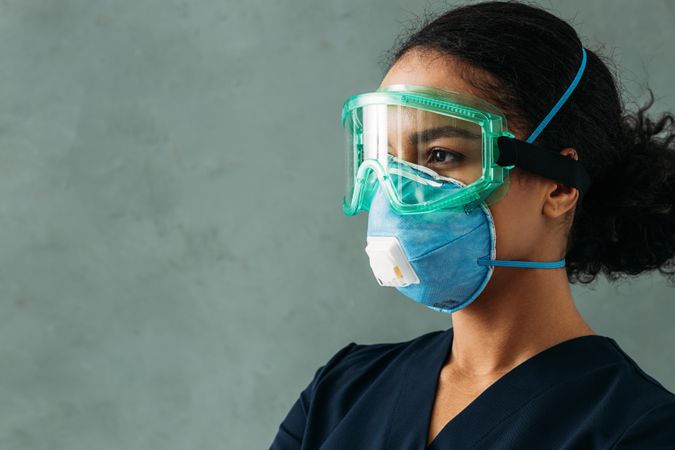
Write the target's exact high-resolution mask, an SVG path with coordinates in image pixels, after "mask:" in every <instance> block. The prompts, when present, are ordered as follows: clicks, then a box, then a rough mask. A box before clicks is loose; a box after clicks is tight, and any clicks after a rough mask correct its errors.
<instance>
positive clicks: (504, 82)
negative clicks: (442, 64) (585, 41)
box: [385, 1, 675, 283]
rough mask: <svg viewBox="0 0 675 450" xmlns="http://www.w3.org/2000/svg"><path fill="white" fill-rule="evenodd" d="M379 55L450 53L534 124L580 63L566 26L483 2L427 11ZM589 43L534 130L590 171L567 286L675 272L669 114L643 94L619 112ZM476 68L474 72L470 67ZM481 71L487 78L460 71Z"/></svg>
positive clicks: (495, 97)
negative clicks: (652, 113)
mask: <svg viewBox="0 0 675 450" xmlns="http://www.w3.org/2000/svg"><path fill="white" fill-rule="evenodd" d="M424 22H425V23H424V24H423V25H422V26H421V27H419V29H416V30H413V31H412V32H408V33H407V34H406V36H405V37H403V38H399V42H398V43H397V44H396V46H395V48H394V49H392V50H390V51H389V52H388V53H387V55H386V62H385V64H386V65H387V66H388V67H391V66H392V65H393V64H394V63H395V62H396V61H398V60H399V59H400V58H401V57H402V56H403V55H404V54H405V53H406V52H408V51H409V50H411V49H415V50H422V51H428V50H431V51H435V52H439V53H441V54H444V55H448V56H451V57H453V58H454V59H456V60H457V61H459V62H460V63H461V65H462V66H463V67H465V68H466V70H462V72H461V73H462V76H463V78H465V79H466V81H467V82H469V83H471V84H472V85H473V86H474V87H475V88H476V89H478V90H479V91H480V92H482V93H484V97H485V98H486V99H488V100H491V101H492V102H493V103H495V104H496V105H497V106H499V107H501V108H502V109H503V110H504V111H505V112H506V113H507V115H508V117H509V121H510V122H511V123H512V124H514V125H518V127H519V128H521V129H523V130H533V129H534V127H535V126H536V125H537V124H538V123H539V121H540V120H541V118H543V117H544V116H545V115H546V114H547V113H548V112H549V110H550V109H551V107H552V106H553V105H554V104H555V103H556V102H557V100H558V99H559V97H560V96H561V95H562V93H563V92H564V91H565V90H566V89H567V87H568V86H569V84H570V82H571V80H572V78H573V77H574V76H575V74H576V72H577V70H578V69H579V64H580V61H581V56H582V43H581V41H580V39H579V37H578V36H577V33H576V31H575V30H574V28H572V27H571V26H570V25H569V24H568V23H566V22H565V21H563V20H561V19H559V18H558V17H556V16H554V15H553V14H551V13H549V12H547V11H545V10H543V9H541V8H539V7H536V6H531V5H528V4H525V3H522V2H517V1H490V2H483V3H476V4H470V5H465V6H461V7H458V8H455V9H452V10H450V11H447V12H446V13H444V14H442V15H440V16H438V17H436V18H427V19H425V21H424ZM586 48H587V58H588V59H587V65H586V70H585V72H584V75H583V77H582V78H581V81H580V83H579V85H578V86H577V88H576V90H575V91H574V93H573V94H572V96H571V97H570V98H569V99H568V100H567V102H566V103H565V105H564V106H563V107H562V109H561V110H560V111H559V112H558V114H557V115H556V116H555V118H554V119H553V120H552V121H551V123H549V125H548V126H547V127H546V129H545V130H544V131H543V132H542V133H541V134H540V135H539V137H538V138H537V140H536V141H535V142H536V143H539V144H542V145H544V146H547V147H549V148H554V149H555V148H559V149H562V148H565V147H573V148H574V149H575V150H576V151H577V155H578V159H579V161H580V162H581V164H582V165H583V166H584V167H585V168H586V170H587V171H588V172H589V174H590V176H591V178H592V185H591V187H590V189H589V190H588V192H587V194H586V196H585V197H584V199H583V201H582V202H581V203H578V204H577V205H576V207H575V208H574V212H573V213H571V214H573V217H572V219H571V220H570V221H571V225H570V231H569V234H568V238H567V248H566V255H565V259H566V262H567V276H568V279H569V281H570V282H571V283H574V282H576V281H579V282H581V283H590V282H592V281H593V280H594V279H595V278H596V276H597V274H598V273H600V272H603V273H604V274H605V275H606V277H607V278H608V279H609V280H612V281H614V280H616V279H618V278H620V277H621V276H624V275H637V274H639V273H642V272H644V271H649V270H655V269H658V270H659V271H660V272H661V273H662V274H664V275H666V276H667V277H668V278H669V279H670V280H671V281H673V279H675V276H674V275H675V208H673V202H674V200H675V132H674V122H675V118H674V116H673V114H671V113H664V114H662V115H661V116H660V118H658V120H656V121H653V120H651V119H650V118H649V117H647V115H646V113H647V110H648V109H649V108H650V107H651V106H652V104H653V102H654V96H653V93H652V91H651V90H649V94H650V101H649V102H648V103H647V104H646V105H645V106H643V107H641V108H639V109H638V111H637V112H636V113H633V114H630V113H626V112H625V110H624V105H623V102H622V99H621V96H620V93H619V91H618V89H617V83H616V82H615V77H614V75H613V74H612V72H610V70H609V68H608V65H610V66H612V64H611V62H610V61H609V60H608V59H607V58H604V57H603V56H601V55H599V54H598V52H594V51H591V50H589V49H588V47H586ZM476 69H478V71H476ZM472 72H473V74H474V75H476V73H477V72H478V73H487V74H489V75H490V76H488V77H483V76H466V74H471V73H472Z"/></svg>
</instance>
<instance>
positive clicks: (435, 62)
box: [380, 49, 481, 97]
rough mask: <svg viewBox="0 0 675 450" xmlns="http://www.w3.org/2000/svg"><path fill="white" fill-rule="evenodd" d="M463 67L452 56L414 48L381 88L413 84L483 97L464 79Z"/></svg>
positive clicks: (399, 61)
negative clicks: (462, 75) (461, 68)
mask: <svg viewBox="0 0 675 450" xmlns="http://www.w3.org/2000/svg"><path fill="white" fill-rule="evenodd" d="M460 67H461V66H460V64H459V63H458V62H457V60H456V59H455V58H452V57H451V56H448V55H442V54H440V53H439V52H435V51H433V50H425V51H422V50H414V49H413V50H409V51H408V52H406V53H405V54H404V55H403V56H402V57H401V58H400V59H399V60H398V61H396V63H394V65H392V66H391V68H390V69H389V71H388V72H387V74H386V75H385V76H384V79H383V80H382V82H381V83H380V87H383V86H389V85H393V84H411V85H417V86H429V87H432V88H436V89H443V90H446V91H454V92H464V93H468V94H472V95H474V96H476V97H481V93H480V92H478V91H477V90H476V88H474V87H473V86H472V85H471V84H469V83H467V82H466V81H465V80H464V79H463V78H462V77H461V72H460Z"/></svg>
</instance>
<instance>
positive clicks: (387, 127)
mask: <svg viewBox="0 0 675 450" xmlns="http://www.w3.org/2000/svg"><path fill="white" fill-rule="evenodd" d="M345 131H346V135H347V138H346V139H347V146H348V149H347V185H346V191H345V195H346V200H347V202H349V201H350V200H351V199H352V196H353V194H354V186H355V184H358V182H359V180H356V179H355V178H356V175H357V172H358V169H359V166H360V165H361V163H362V162H363V161H371V162H372V161H377V163H378V164H377V166H379V167H381V168H382V169H383V171H384V173H385V174H386V175H387V178H388V180H389V183H390V185H391V187H392V190H393V192H394V194H395V195H396V196H397V198H398V200H399V201H400V202H401V203H402V204H404V205H418V204H423V203H428V202H432V201H437V200H439V199H442V198H443V197H444V196H447V195H449V192H448V191H447V189H437V188H438V187H440V186H441V184H443V183H444V182H446V181H447V178H451V179H454V180H457V181H460V182H462V183H464V184H466V185H469V184H471V183H473V182H474V181H476V180H478V179H479V178H480V177H481V175H482V173H483V163H482V152H483V147H482V140H483V137H482V130H481V127H480V125H478V124H476V123H473V122H469V121H467V120H464V119H461V118H457V117H452V116H447V115H443V114H438V113H434V112H430V111H425V110H421V109H417V108H411V107H406V106H399V105H386V104H372V105H365V106H363V107H360V108H356V109H354V110H353V111H351V114H350V116H348V117H347V120H346V123H345ZM355 182H356V183H355Z"/></svg>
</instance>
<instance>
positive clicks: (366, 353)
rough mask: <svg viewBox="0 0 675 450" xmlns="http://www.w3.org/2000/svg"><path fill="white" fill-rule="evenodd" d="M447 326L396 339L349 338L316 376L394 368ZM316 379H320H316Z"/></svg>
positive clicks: (432, 343)
mask: <svg viewBox="0 0 675 450" xmlns="http://www.w3.org/2000/svg"><path fill="white" fill-rule="evenodd" d="M449 331H450V330H436V331H430V332H427V333H424V334H422V335H419V336H416V337H414V338H411V339H407V340H402V341H395V342H377V343H357V342H354V341H352V342H350V343H348V344H347V345H345V346H344V347H342V348H340V349H339V350H338V351H337V352H335V353H334V354H333V355H332V356H331V357H330V358H329V359H328V361H327V362H326V363H325V364H324V365H323V366H322V367H321V368H320V369H319V371H320V372H321V373H320V374H319V373H317V378H318V379H321V378H324V377H326V376H327V375H330V377H331V378H332V379H335V378H354V377H358V376H360V375H362V376H363V375H368V376H373V375H377V373H381V372H386V371H391V370H397V368H399V367H400V366H401V365H402V364H403V363H405V362H406V361H408V360H409V359H410V358H412V357H418V356H419V355H421V354H424V353H423V350H424V349H426V348H431V347H433V346H435V345H438V343H439V342H440V341H441V340H442V339H443V338H445V337H447V333H448V332H449ZM317 381H319V380H317Z"/></svg>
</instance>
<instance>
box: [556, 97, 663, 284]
mask: <svg viewBox="0 0 675 450" xmlns="http://www.w3.org/2000/svg"><path fill="white" fill-rule="evenodd" d="M649 93H650V101H649V102H648V103H647V104H646V105H645V106H643V107H642V108H640V109H639V110H638V111H637V113H635V114H625V115H624V116H623V118H622V125H623V136H621V139H619V140H618V142H619V143H620V145H621V148H619V149H616V152H614V153H613V154H614V155H617V157H616V159H615V160H613V161H609V162H608V163H607V164H606V166H605V167H604V169H603V171H602V173H601V174H598V175H596V176H595V177H594V180H593V184H592V185H591V187H590V189H589V190H588V193H587V195H586V196H585V198H584V201H583V204H582V205H581V212H580V213H579V215H578V217H577V224H576V233H574V235H575V236H574V237H573V239H572V240H573V241H574V242H573V244H572V243H570V244H572V245H571V246H570V247H571V248H569V251H568V256H567V260H568V274H569V275H570V276H571V278H572V279H576V280H578V281H580V282H590V281H592V280H593V279H594V278H595V275H596V274H597V273H599V272H603V273H605V274H606V275H607V277H608V278H609V279H610V280H614V279H617V278H619V277H620V276H621V275H622V274H627V275H637V274H639V273H641V272H644V271H648V270H654V269H658V270H659V271H660V272H661V273H663V274H664V275H668V276H669V278H671V280H673V279H674V278H675V277H674V275H675V264H674V258H675V207H674V206H673V204H674V203H675V131H674V128H675V127H674V124H675V117H673V115H672V114H663V115H661V116H660V117H659V119H658V120H656V121H652V120H651V119H650V118H649V117H647V115H646V113H647V110H648V109H649V108H650V107H651V106H652V105H653V103H654V96H653V93H652V92H651V90H650V91H649ZM577 236H578V237H577ZM575 238H576V239H575Z"/></svg>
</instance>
